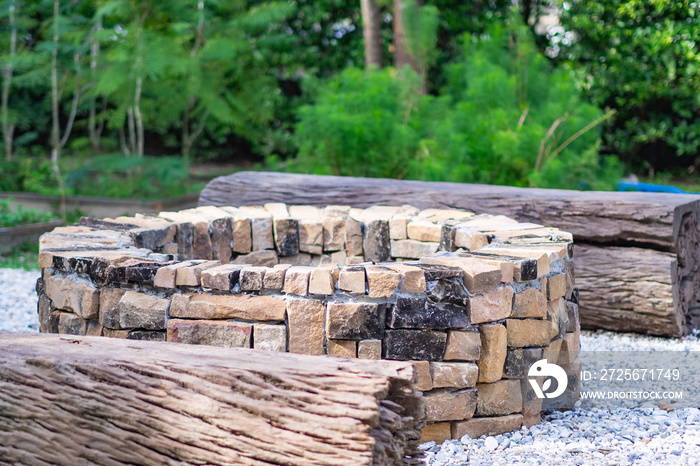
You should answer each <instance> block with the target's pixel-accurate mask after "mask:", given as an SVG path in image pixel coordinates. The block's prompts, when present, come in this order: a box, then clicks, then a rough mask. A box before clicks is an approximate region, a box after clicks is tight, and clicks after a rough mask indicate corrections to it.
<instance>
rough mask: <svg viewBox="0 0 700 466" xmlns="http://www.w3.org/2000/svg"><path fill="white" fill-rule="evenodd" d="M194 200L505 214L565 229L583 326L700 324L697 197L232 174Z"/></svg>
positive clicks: (655, 328) (642, 328)
mask: <svg viewBox="0 0 700 466" xmlns="http://www.w3.org/2000/svg"><path fill="white" fill-rule="evenodd" d="M199 202H200V205H232V206H238V205H254V204H260V205H262V204H264V203H268V202H287V203H289V204H308V205H325V204H341V205H349V206H353V207H360V208H362V207H367V206H371V205H403V204H411V205H414V206H415V207H418V208H423V209H425V208H454V209H466V210H470V211H472V212H475V213H477V214H479V213H490V214H503V215H507V216H509V217H512V218H515V219H517V220H519V221H521V222H534V223H539V224H544V225H547V226H552V227H557V228H560V229H562V230H566V231H569V232H571V233H573V235H574V239H575V242H576V246H575V252H574V255H575V257H576V259H575V262H576V268H577V269H578V273H577V277H576V278H577V282H576V283H577V286H578V288H579V290H580V301H581V325H582V327H583V328H588V329H608V330H614V331H620V332H638V333H646V334H652V335H664V336H680V335H685V334H687V333H688V332H689V331H690V330H691V329H694V328H698V326H700V260H699V256H700V248H699V243H700V232H699V231H698V215H699V210H700V196H696V195H684V194H651V193H623V192H585V191H565V190H552V189H532V188H516V187H508V186H487V185H475V184H459V183H437V182H420V181H400V180H388V179H370V178H350V177H334V176H315V175H297V174H286V173H267V172H239V173H236V174H233V175H229V176H223V177H219V178H216V179H214V180H212V181H211V182H210V183H209V184H208V185H207V186H206V188H205V189H204V190H203V191H202V193H201V196H200V201H199Z"/></svg>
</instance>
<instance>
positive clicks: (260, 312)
mask: <svg viewBox="0 0 700 466" xmlns="http://www.w3.org/2000/svg"><path fill="white" fill-rule="evenodd" d="M170 317H181V318H186V319H245V320H257V321H283V320H284V317H285V302H284V301H282V300H281V299H277V298H274V297H272V296H251V295H245V294H235V295H210V294H199V293H187V294H176V295H173V300H172V304H171V306H170Z"/></svg>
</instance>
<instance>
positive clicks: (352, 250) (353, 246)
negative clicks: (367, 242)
mask: <svg viewBox="0 0 700 466" xmlns="http://www.w3.org/2000/svg"><path fill="white" fill-rule="evenodd" d="M362 241H363V235H362V222H358V221H357V220H355V219H352V218H349V217H348V218H347V219H346V220H345V249H346V251H347V253H348V256H362V255H363V254H364V248H363V246H362Z"/></svg>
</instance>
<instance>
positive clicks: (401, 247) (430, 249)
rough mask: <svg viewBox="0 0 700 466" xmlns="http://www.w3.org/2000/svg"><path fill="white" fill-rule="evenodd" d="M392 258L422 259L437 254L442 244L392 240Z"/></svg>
mask: <svg viewBox="0 0 700 466" xmlns="http://www.w3.org/2000/svg"><path fill="white" fill-rule="evenodd" d="M390 244H391V257H395V258H398V257H400V258H404V259H420V258H422V257H427V256H431V255H433V254H435V253H436V252H437V250H438V247H439V246H440V243H427V242H422V241H416V240H413V239H402V240H391V243H390Z"/></svg>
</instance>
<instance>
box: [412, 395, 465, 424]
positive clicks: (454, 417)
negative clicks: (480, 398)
mask: <svg viewBox="0 0 700 466" xmlns="http://www.w3.org/2000/svg"><path fill="white" fill-rule="evenodd" d="M423 396H424V397H425V415H426V420H427V421H428V422H440V421H461V420H463V419H469V418H470V417H472V416H474V412H475V410H476V405H477V391H476V390H474V389H473V388H471V389H465V390H458V391H448V390H446V389H437V390H432V391H430V392H428V393H424V394H423Z"/></svg>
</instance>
